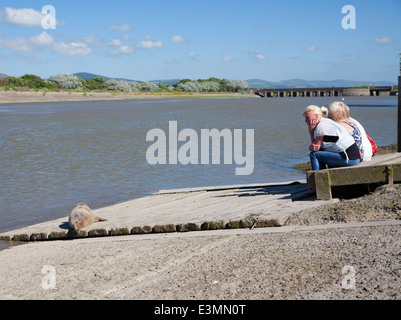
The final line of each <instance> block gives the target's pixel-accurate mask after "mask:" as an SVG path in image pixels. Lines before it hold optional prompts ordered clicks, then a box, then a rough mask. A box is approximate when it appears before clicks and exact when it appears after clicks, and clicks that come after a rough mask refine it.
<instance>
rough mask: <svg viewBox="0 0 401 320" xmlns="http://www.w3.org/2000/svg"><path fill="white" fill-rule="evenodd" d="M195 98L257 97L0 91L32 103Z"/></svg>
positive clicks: (1, 98)
mask: <svg viewBox="0 0 401 320" xmlns="http://www.w3.org/2000/svg"><path fill="white" fill-rule="evenodd" d="M190 98H193V99H196V98H258V96H257V95H255V94H242V93H228V92H226V93H177V92H174V93H169V92H165V93H154V92H118V93H112V92H90V91H88V92H68V91H61V92H42V91H38V92H34V91H26V92H23V91H12V90H9V91H0V103H32V102H63V101H96V100H98V101H102V100H111V101H113V100H148V99H190Z"/></svg>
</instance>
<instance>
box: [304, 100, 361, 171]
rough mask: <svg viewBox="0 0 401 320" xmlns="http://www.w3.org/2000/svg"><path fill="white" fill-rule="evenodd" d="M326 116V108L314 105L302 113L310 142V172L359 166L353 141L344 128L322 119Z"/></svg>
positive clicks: (359, 158)
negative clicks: (327, 168) (326, 167)
mask: <svg viewBox="0 0 401 320" xmlns="http://www.w3.org/2000/svg"><path fill="white" fill-rule="evenodd" d="M327 114H328V109H327V108H325V107H322V108H320V107H318V106H314V105H311V106H308V107H307V108H306V110H305V112H304V113H303V116H304V117H305V122H306V124H307V125H308V129H309V134H310V137H311V142H312V144H311V145H310V146H309V150H310V151H311V153H310V154H309V157H310V160H311V166H312V170H321V169H324V168H325V165H327V166H328V167H329V168H336V167H345V166H355V165H357V164H359V163H360V162H361V155H360V153H359V149H358V146H357V145H356V143H355V141H354V139H353V138H352V136H351V135H350V134H349V132H348V131H347V129H345V127H344V126H342V125H340V124H338V123H337V122H335V121H333V120H331V119H328V118H324V116H326V115H327Z"/></svg>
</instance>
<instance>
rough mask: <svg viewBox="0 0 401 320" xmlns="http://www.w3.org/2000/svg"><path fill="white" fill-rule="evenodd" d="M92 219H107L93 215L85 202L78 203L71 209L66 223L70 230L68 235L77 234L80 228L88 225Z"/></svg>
mask: <svg viewBox="0 0 401 320" xmlns="http://www.w3.org/2000/svg"><path fill="white" fill-rule="evenodd" d="M94 221H107V219H103V218H100V217H98V216H97V215H95V214H94V213H93V212H92V210H91V209H90V208H89V206H88V205H87V204H86V203H78V204H77V205H76V206H75V207H74V209H72V210H71V213H70V217H69V219H68V224H69V225H70V228H71V229H70V231H69V232H68V234H67V236H68V237H73V236H78V235H79V233H80V231H81V229H82V228H85V227H87V226H90V225H91V224H92V223H93V222H94Z"/></svg>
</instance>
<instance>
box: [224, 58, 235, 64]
mask: <svg viewBox="0 0 401 320" xmlns="http://www.w3.org/2000/svg"><path fill="white" fill-rule="evenodd" d="M223 61H224V62H226V63H231V62H235V61H237V60H236V59H234V58H231V57H224V59H223Z"/></svg>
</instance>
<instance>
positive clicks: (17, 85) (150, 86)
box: [0, 73, 248, 92]
mask: <svg viewBox="0 0 401 320" xmlns="http://www.w3.org/2000/svg"><path fill="white" fill-rule="evenodd" d="M247 88H248V84H247V83H246V81H243V80H228V79H219V78H215V77H211V78H209V79H198V80H191V79H183V80H180V81H178V82H177V83H175V84H172V85H167V84H156V83H154V82H148V81H142V82H136V81H125V80H116V79H109V80H107V81H106V80H105V79H104V78H102V77H94V78H91V79H82V78H79V77H77V76H76V75H73V74H67V73H59V74H56V75H53V76H51V77H50V78H48V79H42V78H41V77H39V76H36V75H33V74H25V75H23V76H21V77H4V78H1V79H0V90H16V91H29V90H35V91H38V90H43V91H60V90H66V91H71V90H73V91H106V92H107V91H111V92H137V91H142V92H239V91H241V90H246V89H247Z"/></svg>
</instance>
